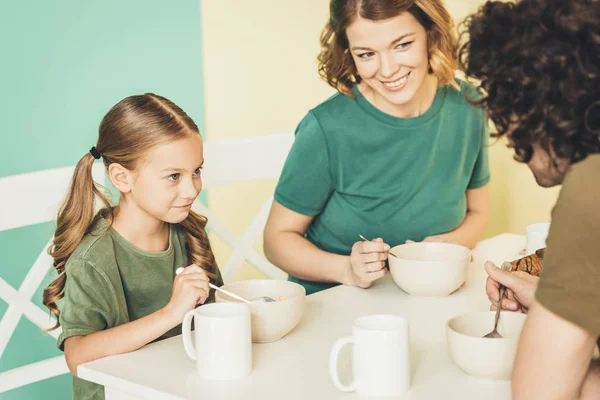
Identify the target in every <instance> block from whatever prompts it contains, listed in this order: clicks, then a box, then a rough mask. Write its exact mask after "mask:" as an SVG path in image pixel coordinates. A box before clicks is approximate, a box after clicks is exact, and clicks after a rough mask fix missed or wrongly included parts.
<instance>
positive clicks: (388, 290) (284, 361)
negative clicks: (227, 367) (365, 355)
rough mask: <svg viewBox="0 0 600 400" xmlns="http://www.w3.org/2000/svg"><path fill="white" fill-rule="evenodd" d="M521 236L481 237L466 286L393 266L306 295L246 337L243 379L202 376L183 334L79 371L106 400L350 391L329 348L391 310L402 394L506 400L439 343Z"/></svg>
mask: <svg viewBox="0 0 600 400" xmlns="http://www.w3.org/2000/svg"><path fill="white" fill-rule="evenodd" d="M524 244H525V239H524V238H523V236H519V235H512V234H503V235H499V236H496V237H494V238H492V239H488V240H486V241H483V242H481V243H480V244H479V245H478V246H477V247H476V249H475V250H474V256H475V260H474V262H472V263H471V265H470V267H469V276H468V279H467V282H466V284H465V286H464V287H462V288H461V289H460V290H458V291H457V292H455V293H453V294H451V295H450V296H448V297H444V298H439V299H431V298H419V297H414V296H409V295H408V294H406V293H405V292H404V291H402V290H401V289H400V288H398V286H396V285H395V283H394V282H393V280H392V279H391V276H390V274H388V276H386V277H385V278H383V279H381V280H380V281H378V282H376V283H375V285H373V287H371V288H369V289H367V290H364V289H359V288H355V287H348V286H338V287H336V288H333V289H329V290H326V291H323V292H320V293H316V294H314V295H311V296H308V297H307V304H306V311H305V314H304V316H303V319H302V321H301V322H300V324H299V325H298V326H297V327H296V328H295V329H294V330H293V331H292V332H291V333H290V334H288V335H287V336H286V337H284V338H283V339H281V340H279V341H277V342H274V343H267V344H254V345H253V347H252V351H253V371H252V374H251V375H250V376H248V377H247V378H245V379H242V380H237V381H224V382H219V381H206V380H202V379H201V378H200V377H199V376H198V375H197V374H196V370H195V365H194V361H192V360H191V359H189V358H188V357H187V355H186V353H185V351H184V349H183V344H182V341H181V337H180V336H178V337H174V338H171V339H167V340H163V341H161V342H157V343H153V344H150V345H147V346H145V347H143V348H142V349H140V350H137V351H135V352H132V353H128V354H122V355H118V356H112V357H107V358H104V359H100V360H96V361H93V362H90V363H87V364H84V365H81V366H80V367H79V376H80V377H81V378H83V379H87V380H90V381H92V382H96V383H99V384H101V385H105V386H106V388H107V398H111V397H112V398H125V397H126V394H129V395H133V396H136V397H140V398H153V399H155V398H156V399H236V400H237V399H261V400H266V399H302V400H304V399H311V398H312V399H334V398H340V399H355V398H359V397H360V396H358V395H357V394H354V393H342V392H339V391H338V390H337V389H336V388H335V387H334V386H333V384H332V382H331V380H330V378H329V373H328V358H329V351H330V349H331V346H332V344H333V343H334V342H335V340H336V339H338V338H339V337H342V336H348V335H350V334H351V331H352V322H353V321H354V319H355V318H357V317H359V316H363V315H370V314H396V315H401V316H403V317H405V318H407V319H408V320H409V322H410V333H411V335H410V346H411V369H412V376H413V382H412V386H411V389H410V391H409V392H408V393H407V395H406V396H404V398H405V399H411V400H412V399H415V400H416V399H427V400H431V399H445V400H450V399H461V400H465V399H474V400H475V399H477V400H479V399H487V400H506V399H510V398H511V395H510V383H509V382H493V381H484V380H478V379H475V378H472V377H471V376H469V375H467V374H465V373H464V372H462V371H461V370H460V369H458V367H456V366H455V365H454V363H453V362H452V360H451V359H450V356H449V355H448V352H447V349H446V331H445V325H446V321H447V320H448V319H449V318H451V317H453V316H455V315H458V314H462V313H464V312H468V311H484V310H488V309H489V301H488V299H487V297H486V294H485V289H484V285H485V278H486V274H485V271H484V270H483V263H484V262H485V261H486V260H491V261H494V262H495V263H496V264H500V263H502V262H503V261H507V260H513V259H515V258H517V257H518V254H519V251H520V250H521V249H522V248H524ZM349 353H350V352H349V351H347V352H346V353H345V354H344V357H343V358H342V360H341V361H340V370H341V371H342V378H343V379H342V381H343V382H347V381H348V380H349V377H350V370H351V367H350V360H349Z"/></svg>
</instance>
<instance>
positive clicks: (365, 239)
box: [358, 233, 400, 258]
mask: <svg viewBox="0 0 600 400" xmlns="http://www.w3.org/2000/svg"><path fill="white" fill-rule="evenodd" d="M358 237H359V238H361V239H362V240H363V241H365V242H370V240H369V239H367V238H366V237H364V236H363V235H361V234H360V233H359V234H358ZM388 254H390V255H392V256H394V257H396V258H400V257H398V256H397V255H395V254H394V253H392V252H391V251H390V250H388Z"/></svg>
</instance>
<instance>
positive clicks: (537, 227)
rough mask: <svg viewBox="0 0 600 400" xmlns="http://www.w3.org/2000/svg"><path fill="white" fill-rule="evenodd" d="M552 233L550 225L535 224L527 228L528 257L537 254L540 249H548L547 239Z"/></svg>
mask: <svg viewBox="0 0 600 400" xmlns="http://www.w3.org/2000/svg"><path fill="white" fill-rule="evenodd" d="M549 231H550V223H549V222H544V223H541V224H533V225H529V226H528V227H527V234H526V236H527V245H526V249H525V252H526V253H527V255H530V254H533V253H535V251H536V250H538V249H543V248H544V247H546V238H547V237H548V232H549Z"/></svg>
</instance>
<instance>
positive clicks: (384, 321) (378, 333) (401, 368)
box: [329, 315, 411, 396]
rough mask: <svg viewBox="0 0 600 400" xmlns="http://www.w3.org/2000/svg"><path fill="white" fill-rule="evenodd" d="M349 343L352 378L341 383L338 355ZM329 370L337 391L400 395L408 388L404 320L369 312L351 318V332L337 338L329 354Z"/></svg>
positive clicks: (408, 362) (406, 323)
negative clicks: (350, 344) (351, 380)
mask: <svg viewBox="0 0 600 400" xmlns="http://www.w3.org/2000/svg"><path fill="white" fill-rule="evenodd" d="M349 343H352V344H353V345H354V346H353V349H352V371H353V374H354V381H353V382H352V383H351V384H350V385H343V384H342V383H341V382H340V378H339V376H338V370H337V364H338V357H339V354H340V351H341V350H342V348H343V347H344V346H345V345H346V344H349ZM329 374H330V375H331V379H332V380H333V384H334V385H335V386H336V387H337V388H338V389H339V390H341V391H344V392H352V391H357V392H358V393H359V394H361V395H366V396H400V395H402V394H404V393H405V392H406V391H407V390H408V389H409V388H410V379H411V378H410V356H409V326H408V321H407V320H406V319H404V318H402V317H400V316H396V315H372V316H366V317H360V318H358V319H356V320H355V321H354V324H353V326H352V336H348V337H345V338H341V339H338V340H337V341H336V342H335V343H334V345H333V347H332V348H331V353H330V356H329Z"/></svg>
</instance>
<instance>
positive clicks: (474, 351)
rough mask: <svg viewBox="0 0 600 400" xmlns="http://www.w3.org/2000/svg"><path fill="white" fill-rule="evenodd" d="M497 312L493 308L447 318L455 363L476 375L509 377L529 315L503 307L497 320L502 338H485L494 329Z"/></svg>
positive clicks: (487, 377) (484, 377)
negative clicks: (505, 309)
mask: <svg viewBox="0 0 600 400" xmlns="http://www.w3.org/2000/svg"><path fill="white" fill-rule="evenodd" d="M495 315H496V313H495V312H492V311H484V312H471V313H467V314H462V315H459V316H457V317H454V318H452V319H450V320H448V323H447V324H446V339H447V343H448V351H449V352H450V357H451V358H452V360H453V361H454V363H455V364H456V365H457V366H458V367H459V368H460V369H462V370H463V371H465V372H466V373H467V374H469V375H471V376H474V377H475V378H479V379H489V380H510V377H511V373H512V369H513V364H514V362H515V356H516V354H517V345H518V343H519V337H520V335H521V331H522V330H523V325H524V324H525V320H526V319H527V316H526V315H525V314H521V313H517V312H511V311H503V312H502V314H501V315H500V321H499V322H498V333H500V335H502V338H484V337H483V336H485V335H487V334H488V333H490V332H491V331H492V330H493V329H494V317H495Z"/></svg>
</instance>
